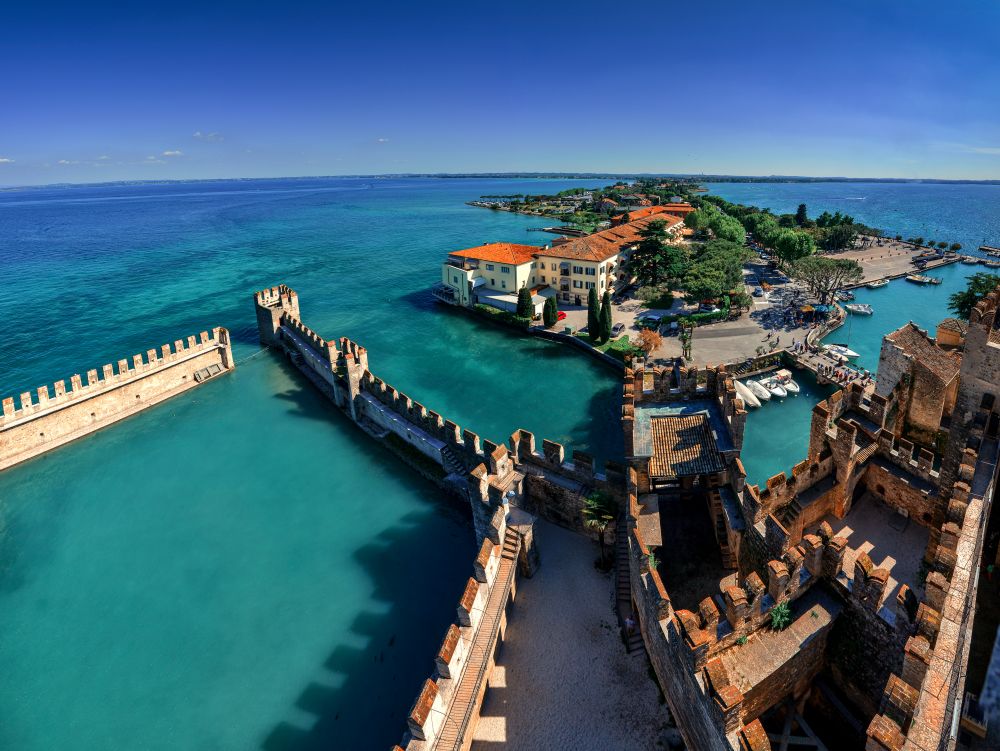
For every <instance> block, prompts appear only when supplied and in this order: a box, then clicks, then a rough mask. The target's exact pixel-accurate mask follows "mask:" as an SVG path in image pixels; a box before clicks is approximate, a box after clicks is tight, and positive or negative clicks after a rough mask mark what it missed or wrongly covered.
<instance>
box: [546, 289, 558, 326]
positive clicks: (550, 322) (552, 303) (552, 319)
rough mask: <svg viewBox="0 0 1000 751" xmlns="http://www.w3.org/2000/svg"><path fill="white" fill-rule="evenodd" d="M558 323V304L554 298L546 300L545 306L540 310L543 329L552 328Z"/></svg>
mask: <svg viewBox="0 0 1000 751" xmlns="http://www.w3.org/2000/svg"><path fill="white" fill-rule="evenodd" d="M558 321H559V303H557V302H556V298H555V296H552V297H549V298H546V300H545V306H544V307H543V308H542V322H543V323H544V324H545V328H548V329H550V328H552V327H553V326H555V325H556V323H557V322H558Z"/></svg>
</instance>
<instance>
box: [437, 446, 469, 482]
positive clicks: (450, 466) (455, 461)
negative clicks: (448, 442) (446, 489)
mask: <svg viewBox="0 0 1000 751" xmlns="http://www.w3.org/2000/svg"><path fill="white" fill-rule="evenodd" d="M441 461H442V462H444V469H445V472H447V473H448V474H450V475H459V476H460V477H464V476H465V475H466V474H467V473H468V470H467V469H466V467H465V462H463V461H462V460H461V459H460V458H459V456H458V454H456V453H455V450H454V449H453V448H452V447H451V446H442V447H441Z"/></svg>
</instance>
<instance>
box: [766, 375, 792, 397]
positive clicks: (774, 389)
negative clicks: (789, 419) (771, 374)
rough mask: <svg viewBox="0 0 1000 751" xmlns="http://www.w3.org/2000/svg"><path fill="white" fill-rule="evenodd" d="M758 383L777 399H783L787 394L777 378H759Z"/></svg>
mask: <svg viewBox="0 0 1000 751" xmlns="http://www.w3.org/2000/svg"><path fill="white" fill-rule="evenodd" d="M760 385H761V386H763V387H764V388H766V389H767V390H768V391H770V392H771V396H776V397H778V398H779V399H784V398H785V397H786V396H788V392H787V391H785V389H784V387H783V386H782V385H781V384H780V383H779V382H778V379H777V378H761V379H760Z"/></svg>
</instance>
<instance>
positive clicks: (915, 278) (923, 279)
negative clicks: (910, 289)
mask: <svg viewBox="0 0 1000 751" xmlns="http://www.w3.org/2000/svg"><path fill="white" fill-rule="evenodd" d="M906 281H908V282H913V283H914V284H940V283H941V280H940V279H938V278H937V277H933V276H925V275H923V274H908V275H907V277H906Z"/></svg>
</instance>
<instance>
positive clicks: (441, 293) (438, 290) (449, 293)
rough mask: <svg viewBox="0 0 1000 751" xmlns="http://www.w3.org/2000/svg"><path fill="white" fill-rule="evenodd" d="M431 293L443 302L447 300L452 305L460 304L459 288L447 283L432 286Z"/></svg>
mask: <svg viewBox="0 0 1000 751" xmlns="http://www.w3.org/2000/svg"><path fill="white" fill-rule="evenodd" d="M431 295H433V296H434V298H435V299H437V300H440V301H441V302H446V303H448V304H450V305H458V304H459V303H458V295H457V290H455V288H454V287H449V286H448V285H447V284H437V285H435V286H434V287H432V288H431Z"/></svg>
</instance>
